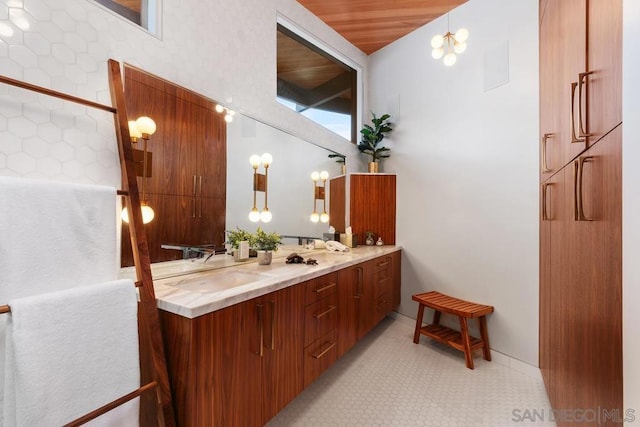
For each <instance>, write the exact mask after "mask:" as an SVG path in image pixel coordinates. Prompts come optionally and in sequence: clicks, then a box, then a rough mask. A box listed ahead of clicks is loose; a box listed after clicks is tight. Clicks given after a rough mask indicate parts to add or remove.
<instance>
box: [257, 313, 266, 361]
mask: <svg viewBox="0 0 640 427" xmlns="http://www.w3.org/2000/svg"><path fill="white" fill-rule="evenodd" d="M256 314H257V316H258V329H259V330H260V338H259V339H258V352H257V353H256V354H257V355H258V356H260V357H263V356H264V318H263V314H264V313H263V310H262V304H257V305H256Z"/></svg>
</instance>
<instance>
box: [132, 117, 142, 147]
mask: <svg viewBox="0 0 640 427" xmlns="http://www.w3.org/2000/svg"><path fill="white" fill-rule="evenodd" d="M129 136H130V137H131V142H133V143H135V142H138V138H142V132H140V131H139V130H138V124H137V123H136V121H135V120H129Z"/></svg>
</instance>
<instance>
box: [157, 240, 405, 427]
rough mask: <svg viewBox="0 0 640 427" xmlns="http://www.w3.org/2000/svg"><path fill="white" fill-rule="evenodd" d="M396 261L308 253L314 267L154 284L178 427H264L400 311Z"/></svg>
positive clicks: (280, 263) (238, 271)
mask: <svg viewBox="0 0 640 427" xmlns="http://www.w3.org/2000/svg"><path fill="white" fill-rule="evenodd" d="M400 255H401V252H400V248H399V247H396V246H381V247H359V248H354V249H352V250H351V251H349V252H346V253H336V252H334V253H330V252H327V251H325V250H315V251H310V252H307V253H304V254H303V256H304V257H305V258H313V259H316V260H317V261H318V265H306V264H286V263H285V257H283V256H280V257H279V258H275V259H274V261H273V262H272V264H271V265H269V266H261V265H258V264H257V263H247V264H241V265H238V266H231V267H226V268H221V269H216V270H211V271H202V272H197V273H192V274H188V275H184V276H175V277H170V278H166V279H160V280H155V281H154V285H155V290H156V295H157V297H158V306H159V308H160V320H161V326H162V333H163V338H164V344H165V349H166V357H167V363H168V369H169V377H170V382H171V389H172V393H173V401H174V406H175V410H176V417H177V419H178V420H177V421H178V425H180V426H231V425H239V426H262V425H264V424H265V423H266V422H267V421H269V420H270V419H271V418H272V417H273V416H274V415H276V414H277V413H278V411H280V410H281V409H282V408H284V407H285V406H286V405H287V403H289V402H290V401H291V400H292V399H294V398H295V397H296V396H297V395H298V394H299V393H300V392H301V391H302V390H303V389H304V388H305V387H307V386H308V385H310V384H311V383H312V382H313V381H314V380H315V379H317V378H318V377H319V376H320V375H321V374H322V373H323V372H324V371H325V370H326V369H327V368H329V367H330V366H331V365H332V364H333V363H334V362H335V361H336V360H337V359H338V358H339V357H340V356H342V355H343V354H344V353H345V352H346V351H347V350H349V349H350V348H351V347H352V346H353V345H354V344H355V343H356V342H357V341H358V340H359V339H360V338H362V337H363V336H364V335H365V334H366V333H367V332H369V331H370V330H371V329H372V328H373V327H374V326H375V325H376V324H377V323H378V322H380V321H381V320H382V319H383V318H384V317H385V315H386V314H387V313H389V312H390V311H391V310H392V309H393V308H394V307H397V306H398V305H399V304H400ZM187 262H188V261H187Z"/></svg>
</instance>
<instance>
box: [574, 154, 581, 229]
mask: <svg viewBox="0 0 640 427" xmlns="http://www.w3.org/2000/svg"><path fill="white" fill-rule="evenodd" d="M579 167H580V166H579V163H578V161H577V160H574V161H573V220H574V221H580V214H579V212H578V168H579Z"/></svg>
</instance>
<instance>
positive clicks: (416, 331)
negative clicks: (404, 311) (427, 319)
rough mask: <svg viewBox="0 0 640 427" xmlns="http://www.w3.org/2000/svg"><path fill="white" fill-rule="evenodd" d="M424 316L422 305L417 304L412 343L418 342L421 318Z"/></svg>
mask: <svg viewBox="0 0 640 427" xmlns="http://www.w3.org/2000/svg"><path fill="white" fill-rule="evenodd" d="M423 315H424V305H422V304H420V303H418V317H417V318H416V330H415V332H414V333H413V342H414V343H416V344H418V342H420V328H422V316H423Z"/></svg>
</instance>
